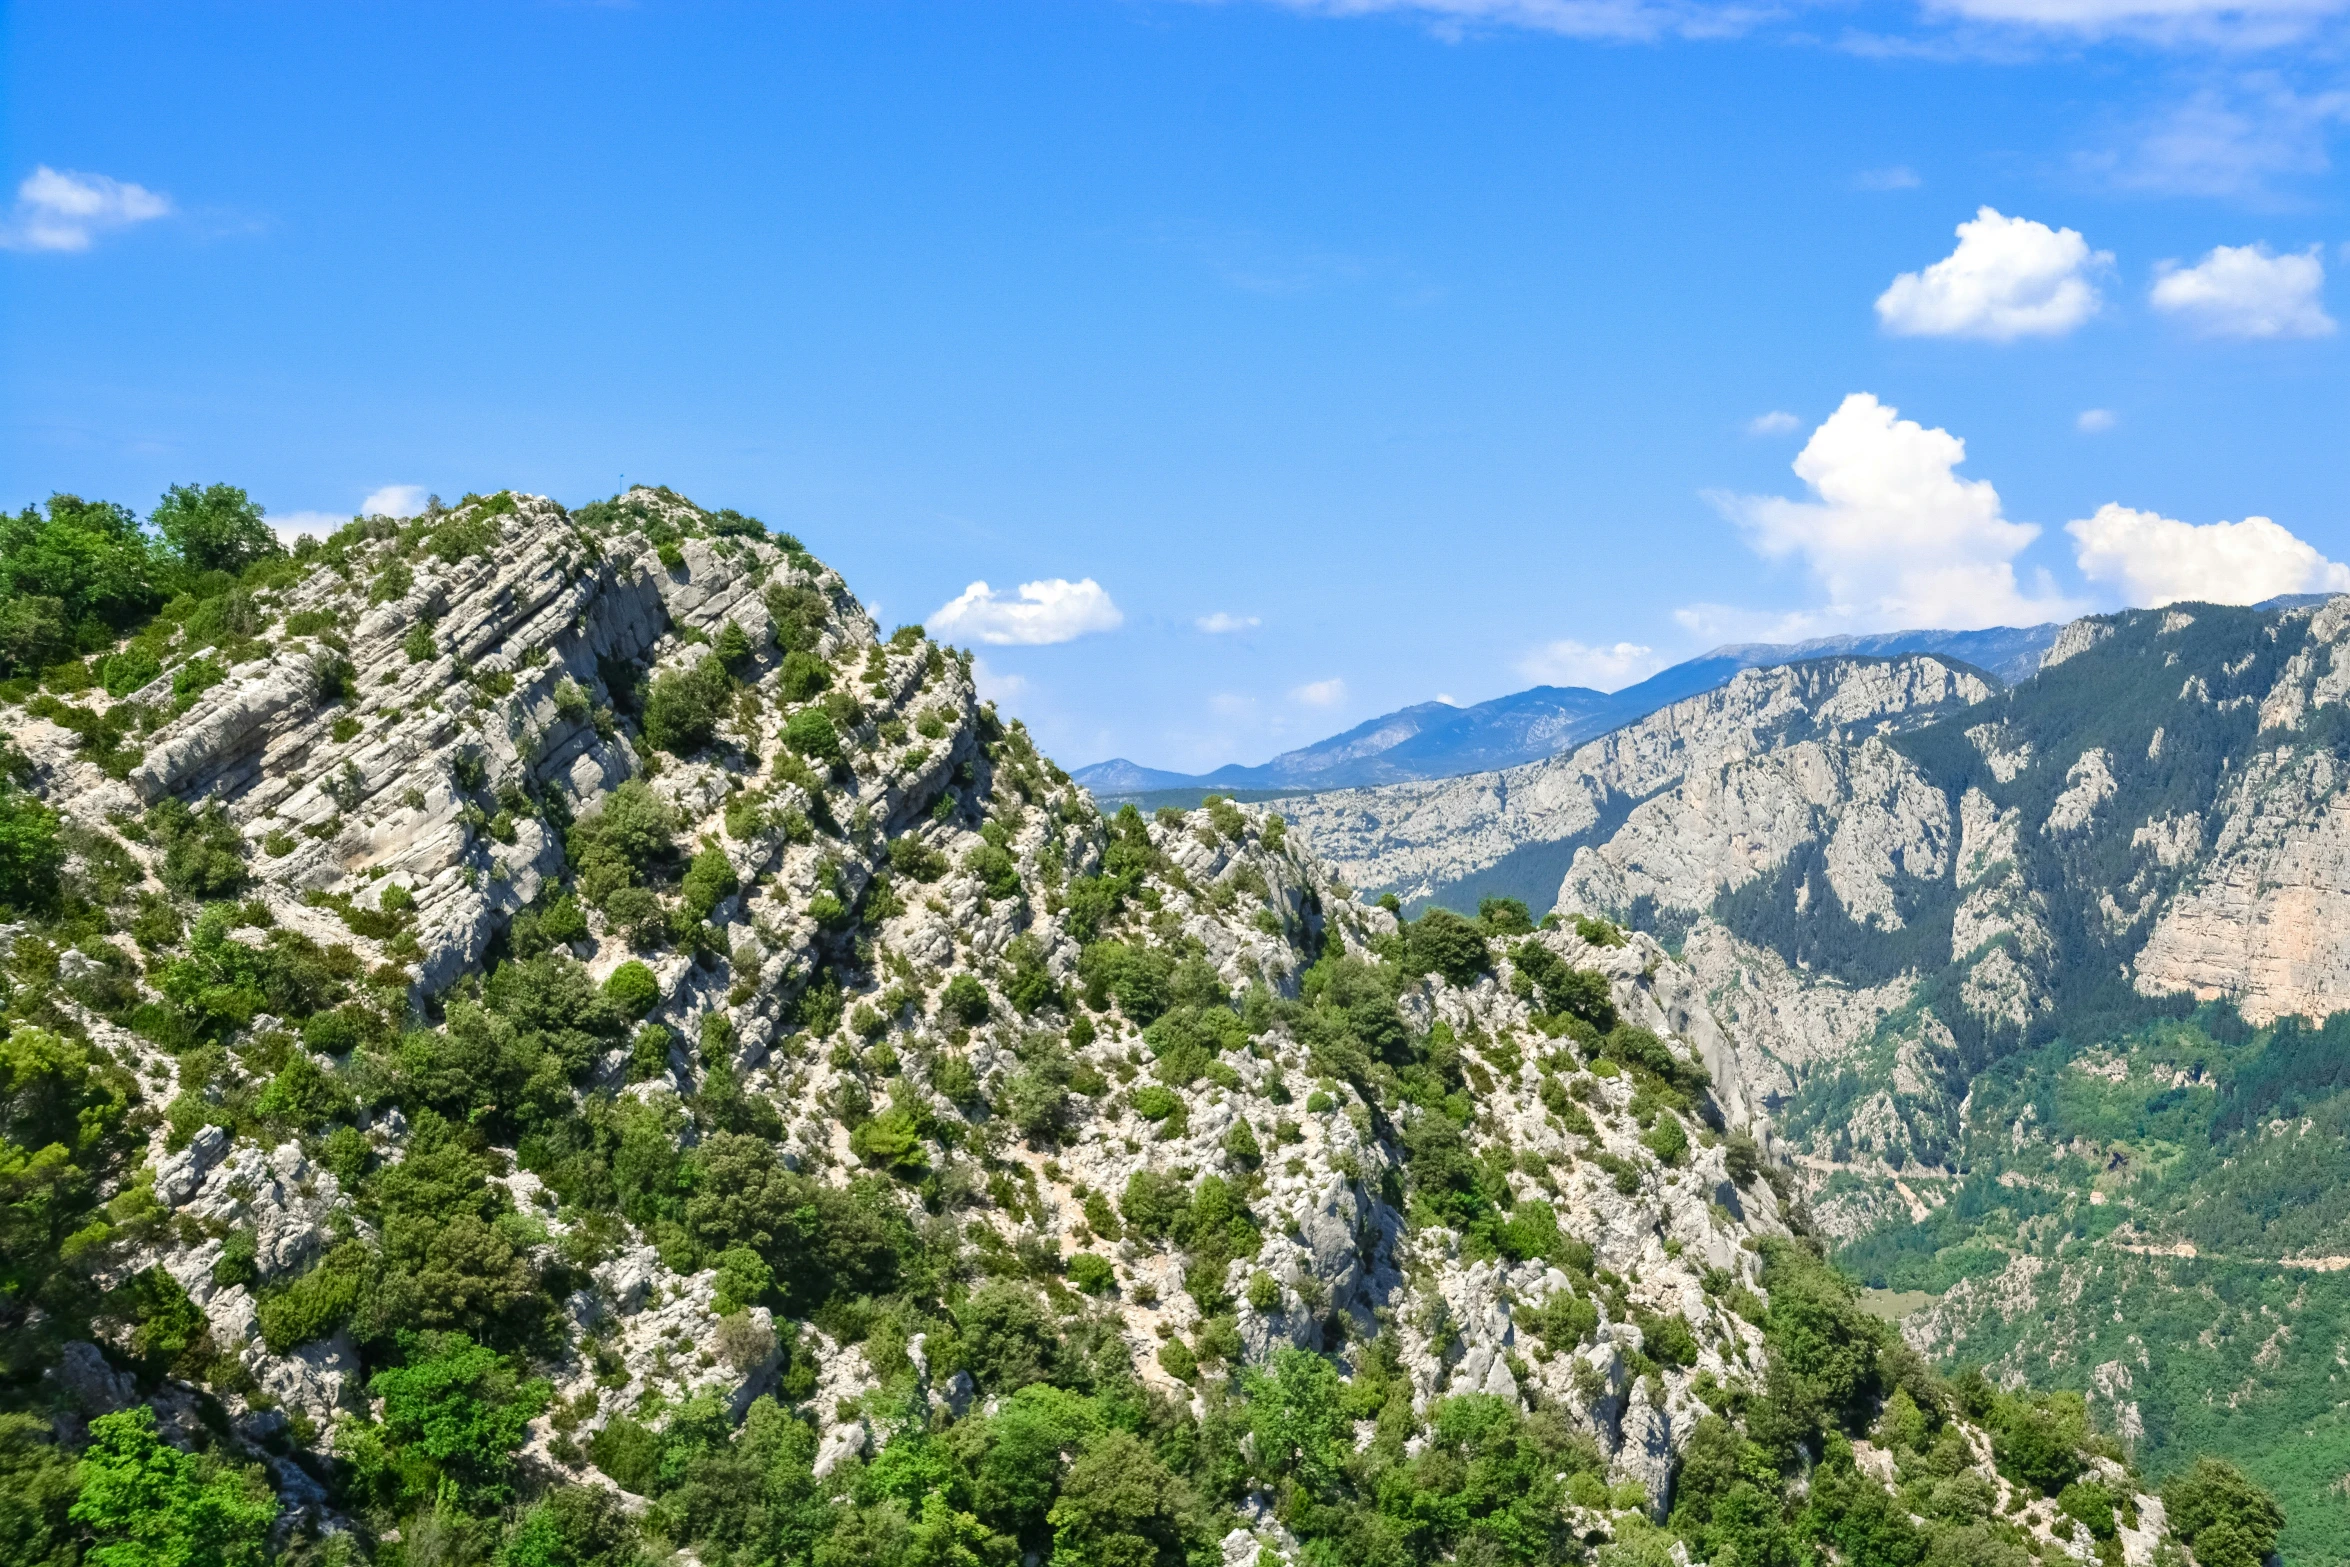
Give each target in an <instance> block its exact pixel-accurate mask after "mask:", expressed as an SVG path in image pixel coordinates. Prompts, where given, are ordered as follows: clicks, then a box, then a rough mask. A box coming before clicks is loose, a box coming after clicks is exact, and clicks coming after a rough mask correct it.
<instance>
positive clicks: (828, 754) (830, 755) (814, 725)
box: [783, 707, 847, 767]
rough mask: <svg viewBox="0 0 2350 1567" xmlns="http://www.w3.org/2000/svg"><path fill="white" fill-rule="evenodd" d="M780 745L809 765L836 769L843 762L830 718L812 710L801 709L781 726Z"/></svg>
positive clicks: (843, 755)
mask: <svg viewBox="0 0 2350 1567" xmlns="http://www.w3.org/2000/svg"><path fill="white" fill-rule="evenodd" d="M783 743H784V744H785V745H788V746H790V747H791V748H792V749H793V750H795V751H797V752H799V753H800V754H801V755H802V756H805V757H807V758H809V759H810V760H811V761H818V762H823V763H825V764H826V765H827V766H832V767H838V766H840V765H841V763H842V762H844V761H845V760H847V753H846V752H845V751H843V750H842V749H841V743H840V731H839V730H838V729H836V728H834V727H833V723H832V719H831V717H830V716H829V715H828V714H826V713H824V712H823V711H821V710H820V709H817V708H813V707H803V708H801V709H800V710H799V711H798V712H796V713H794V714H792V715H791V717H790V718H789V719H788V720H786V721H785V723H784V726H783Z"/></svg>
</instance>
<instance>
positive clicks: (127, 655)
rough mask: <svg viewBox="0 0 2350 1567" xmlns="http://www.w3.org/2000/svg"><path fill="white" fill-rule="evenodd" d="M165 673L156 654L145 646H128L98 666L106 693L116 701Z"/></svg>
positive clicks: (99, 675) (100, 679)
mask: <svg viewBox="0 0 2350 1567" xmlns="http://www.w3.org/2000/svg"><path fill="white" fill-rule="evenodd" d="M162 673H163V666H162V665H161V664H160V663H157V662H156V659H155V655H154V654H152V653H150V652H148V651H147V650H146V649H145V648H143V647H133V648H126V649H124V650H123V651H122V652H120V653H117V654H115V655H114V656H113V657H111V658H109V659H107V660H106V662H105V663H103V664H101V665H99V666H98V678H99V681H100V682H101V683H102V684H103V685H104V686H105V687H106V694H107V695H108V696H110V697H113V698H114V699H115V700H116V701H120V700H121V699H122V698H124V697H126V696H129V695H130V694H131V693H132V692H133V691H136V690H138V689H139V688H140V687H141V686H144V685H146V684H148V683H149V682H150V681H152V680H154V679H155V677H156V676H158V675H160V674H162Z"/></svg>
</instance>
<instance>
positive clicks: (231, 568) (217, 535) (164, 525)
mask: <svg viewBox="0 0 2350 1567" xmlns="http://www.w3.org/2000/svg"><path fill="white" fill-rule="evenodd" d="M147 521H148V523H149V525H150V526H152V527H153V528H154V529H155V531H156V532H157V533H160V534H162V535H163V537H164V540H165V541H166V542H167V543H169V544H170V545H171V547H172V548H173V549H174V550H176V551H178V553H179V557H180V559H181V560H183V561H185V562H186V563H187V565H188V567H189V569H191V570H194V571H225V572H229V573H232V574H233V573H236V572H240V571H243V570H244V569H245V568H246V567H247V566H249V565H251V564H252V563H253V562H255V561H257V560H261V559H263V558H265V557H267V556H271V555H282V554H284V553H285V550H284V547H283V546H282V545H280V544H279V543H278V541H277V535H276V534H275V533H274V532H272V531H271V530H270V526H269V524H268V523H266V522H264V521H263V520H262V517H261V508H260V507H259V506H258V505H256V504H254V502H253V499H252V497H250V496H248V495H247V494H246V493H245V492H244V491H243V490H240V489H238V488H237V487H236V486H235V485H233V484H210V485H206V486H205V487H204V488H202V489H198V488H197V487H196V486H194V485H192V484H175V485H173V486H172V487H171V488H170V489H168V490H166V491H164V492H163V499H162V500H160V501H158V502H156V504H155V510H154V511H153V512H151V513H150V514H149V515H148V518H147Z"/></svg>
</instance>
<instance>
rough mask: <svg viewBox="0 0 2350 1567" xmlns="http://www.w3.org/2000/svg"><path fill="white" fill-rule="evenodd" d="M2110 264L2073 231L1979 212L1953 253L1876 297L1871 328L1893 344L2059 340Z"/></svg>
mask: <svg viewBox="0 0 2350 1567" xmlns="http://www.w3.org/2000/svg"><path fill="white" fill-rule="evenodd" d="M2112 264H2113V253H2112V252H2111V251H2106V250H2095V251H2093V250H2091V249H2090V248H2089V242H2088V241H2087V240H2085V239H2083V238H2082V237H2081V236H2080V233H2079V231H2078V230H2075V229H2052V228H2050V227H2049V226H2048V225H2047V224H2045V223H2035V222H2033V221H2032V220H2031V219H2029V218H2011V217H2006V216H2004V215H2002V214H2001V213H2000V212H1998V211H1997V210H1995V209H1994V208H1991V207H1983V208H1980V209H1978V210H1977V211H1976V213H1975V216H1974V218H1973V219H1972V220H1971V221H1969V222H1966V223H1961V224H1960V225H1959V226H1958V248H1957V249H1956V250H1954V251H1952V252H1951V253H1950V254H1949V255H1947V256H1944V257H1943V258H1942V259H1941V260H1940V261H1937V262H1935V263H1934V264H1933V265H1932V266H1930V267H1928V268H1926V269H1925V270H1924V271H1923V272H1904V273H1902V274H1901V275H1900V276H1899V277H1897V278H1895V279H1894V280H1893V286H1892V287H1891V288H1888V289H1886V290H1885V292H1884V293H1882V294H1880V295H1878V296H1877V320H1878V321H1879V322H1880V323H1881V324H1882V325H1883V326H1884V328H1885V330H1886V331H1888V332H1891V333H1893V334H1894V335H1895V336H1898V337H1980V338H1988V339H1990V340H1991V341H1993V342H2002V343H2003V342H2009V341H2012V340H2014V339H2016V338H2019V337H2061V336H2063V335H2064V334H2065V333H2067V332H2070V331H2072V330H2073V329H2074V328H2075V327H2077V326H2079V325H2080V324H2081V323H2082V322H2084V321H2086V320H2088V319H2089V318H2090V317H2091V316H2093V315H2095V314H2096V313H2097V307H2098V305H2099V304H2100V303H2101V301H2100V299H2099V297H2098V293H2097V285H2096V284H2095V283H2094V282H2092V281H2091V276H2092V275H2093V274H2094V273H2097V272H2099V271H2102V270H2103V269H2105V268H2107V267H2110V266H2111V265H2112Z"/></svg>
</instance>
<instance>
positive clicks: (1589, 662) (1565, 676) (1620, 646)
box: [1518, 638, 1660, 691]
mask: <svg viewBox="0 0 2350 1567" xmlns="http://www.w3.org/2000/svg"><path fill="white" fill-rule="evenodd" d="M1659 667H1660V661H1659V660H1658V658H1657V656H1656V650H1655V649H1654V648H1649V647H1643V646H1641V645H1640V644H1639V643H1637V642H1617V643H1613V644H1610V645H1605V646H1600V647H1586V646H1585V645H1584V644H1582V643H1580V642H1575V641H1571V640H1567V639H1563V638H1562V639H1561V640H1559V641H1557V642H1545V643H1544V644H1542V646H1540V647H1538V648H1536V649H1535V650H1534V651H1533V652H1531V653H1528V654H1527V655H1526V656H1525V657H1524V658H1521V659H1519V660H1518V673H1519V674H1521V675H1524V676H1525V677H1526V678H1527V679H1528V680H1531V681H1533V682H1535V683H1536V684H1537V685H1546V686H1594V687H1596V688H1598V689H1599V690H1602V691H1613V690H1616V689H1617V688H1618V687H1620V686H1628V685H1630V684H1631V683H1632V682H1633V681H1635V680H1639V679H1642V678H1643V677H1645V676H1648V675H1652V674H1655V673H1656V671H1657V669H1658V668H1659Z"/></svg>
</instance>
